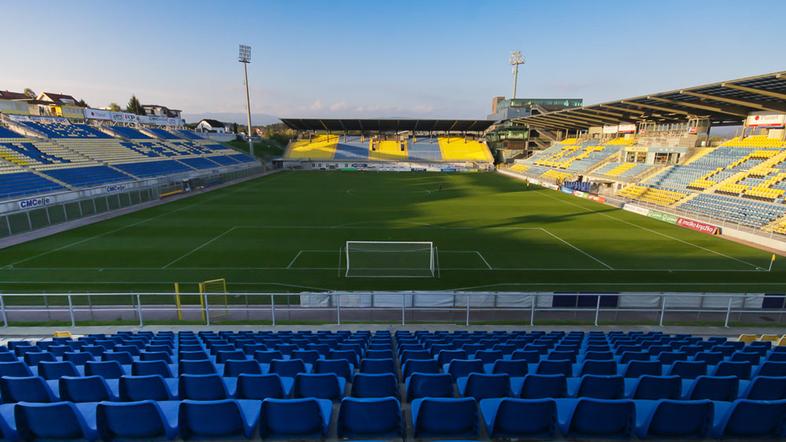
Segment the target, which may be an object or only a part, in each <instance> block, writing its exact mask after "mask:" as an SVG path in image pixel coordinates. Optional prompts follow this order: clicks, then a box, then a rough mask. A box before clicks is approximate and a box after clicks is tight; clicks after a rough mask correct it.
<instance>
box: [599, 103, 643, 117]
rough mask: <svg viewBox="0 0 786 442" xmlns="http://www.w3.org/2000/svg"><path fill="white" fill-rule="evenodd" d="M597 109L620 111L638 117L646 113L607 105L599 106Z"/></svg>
mask: <svg viewBox="0 0 786 442" xmlns="http://www.w3.org/2000/svg"><path fill="white" fill-rule="evenodd" d="M598 107H604V108H606V109H611V110H616V111H622V112H625V113H627V114H639V115H644V114H646V112H644V111H640V110H638V109H628V108H625V107H617V106H612V105H609V104H599V105H598Z"/></svg>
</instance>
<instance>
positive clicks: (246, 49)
mask: <svg viewBox="0 0 786 442" xmlns="http://www.w3.org/2000/svg"><path fill="white" fill-rule="evenodd" d="M237 61H239V62H241V63H251V46H248V45H240V50H239V52H238V57H237Z"/></svg>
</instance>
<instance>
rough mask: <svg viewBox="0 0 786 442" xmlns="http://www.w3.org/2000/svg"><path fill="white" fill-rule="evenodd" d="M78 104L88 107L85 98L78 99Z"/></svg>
mask: <svg viewBox="0 0 786 442" xmlns="http://www.w3.org/2000/svg"><path fill="white" fill-rule="evenodd" d="M78 104H79V105H80V106H82V107H90V105H89V104H87V102H85V100H79V103H78Z"/></svg>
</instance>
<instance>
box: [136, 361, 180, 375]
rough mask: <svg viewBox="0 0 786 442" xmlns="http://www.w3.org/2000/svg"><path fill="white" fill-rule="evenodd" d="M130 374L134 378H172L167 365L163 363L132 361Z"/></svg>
mask: <svg viewBox="0 0 786 442" xmlns="http://www.w3.org/2000/svg"><path fill="white" fill-rule="evenodd" d="M131 374H132V375H134V376H150V375H159V376H161V377H164V378H171V377H173V375H172V370H170V369H169V364H167V363H166V362H164V361H134V362H133V363H132V364H131Z"/></svg>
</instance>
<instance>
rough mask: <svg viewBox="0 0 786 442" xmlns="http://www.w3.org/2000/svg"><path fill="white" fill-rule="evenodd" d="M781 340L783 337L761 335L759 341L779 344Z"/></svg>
mask: <svg viewBox="0 0 786 442" xmlns="http://www.w3.org/2000/svg"><path fill="white" fill-rule="evenodd" d="M780 339H781V335H761V337H760V338H759V341H767V342H778V341H780Z"/></svg>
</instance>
